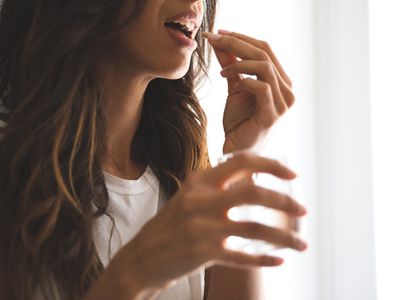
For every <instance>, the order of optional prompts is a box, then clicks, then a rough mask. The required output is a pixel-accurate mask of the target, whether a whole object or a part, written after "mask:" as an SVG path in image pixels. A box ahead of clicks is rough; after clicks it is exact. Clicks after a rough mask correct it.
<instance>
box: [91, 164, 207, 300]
mask: <svg viewBox="0 0 400 300" xmlns="http://www.w3.org/2000/svg"><path fill="white" fill-rule="evenodd" d="M103 174H104V179H105V183H106V187H107V190H108V194H109V198H110V202H109V212H110V214H111V215H112V216H113V218H114V220H115V229H114V234H113V236H112V239H111V253H110V254H111V257H112V256H113V255H114V254H115V253H116V252H117V251H118V249H120V248H121V247H122V246H123V245H125V244H126V243H127V242H129V240H131V239H132V238H133V237H134V236H135V235H136V234H137V233H138V231H139V230H140V229H141V227H142V226H143V225H144V224H145V223H146V222H147V221H149V220H150V219H151V218H152V217H154V216H155V215H156V213H157V212H158V211H159V209H160V208H161V207H162V206H163V205H164V204H165V197H164V196H163V193H162V192H160V185H159V181H158V179H157V177H156V176H155V175H154V173H153V171H152V169H151V168H150V167H149V166H148V167H147V168H146V171H145V172H144V173H143V175H142V176H141V177H140V178H139V179H137V180H126V179H121V178H118V177H116V176H113V175H111V174H110V173H107V172H105V171H103ZM111 226H112V225H111V221H110V220H109V218H108V217H107V216H102V217H101V218H100V219H99V222H98V224H97V226H96V230H95V241H96V245H97V248H98V251H99V255H100V258H101V260H102V262H103V264H104V265H105V266H107V264H108V261H109V260H108V253H107V250H108V242H109V237H110V231H111ZM160 251H162V249H160ZM155 276H157V274H155ZM203 292H204V269H200V271H198V272H195V273H193V274H191V275H189V276H185V277H182V278H180V279H178V280H177V282H176V283H175V284H174V285H173V286H170V287H169V288H167V289H165V290H164V291H162V292H161V294H160V295H159V296H158V297H157V300H201V299H203Z"/></svg>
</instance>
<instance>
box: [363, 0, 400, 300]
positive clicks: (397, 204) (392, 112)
mask: <svg viewBox="0 0 400 300" xmlns="http://www.w3.org/2000/svg"><path fill="white" fill-rule="evenodd" d="M370 4H371V7H370V11H371V13H370V14H371V74H372V75H371V76H372V78H371V84H372V100H373V101H372V119H373V126H372V128H373V157H374V164H373V166H374V200H375V213H376V217H375V218H376V220H375V222H376V232H375V234H376V253H377V284H378V300H390V299H400V290H399V288H398V282H399V278H400V255H399V253H400V239H399V234H398V232H397V231H398V229H399V228H400V217H399V211H400V188H399V187H400V175H399V170H400V90H399V88H398V87H399V83H400V72H399V70H400V38H399V36H400V18H399V15H400V2H399V1H398V0H371V1H370Z"/></svg>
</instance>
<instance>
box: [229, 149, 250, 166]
mask: <svg viewBox="0 0 400 300" xmlns="http://www.w3.org/2000/svg"><path fill="white" fill-rule="evenodd" d="M250 160H251V154H250V153H248V152H240V153H237V154H236V155H235V156H234V157H233V159H232V163H235V164H237V165H238V166H243V165H246V164H248V163H249V162H250Z"/></svg>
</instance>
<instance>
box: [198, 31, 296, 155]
mask: <svg viewBox="0 0 400 300" xmlns="http://www.w3.org/2000/svg"><path fill="white" fill-rule="evenodd" d="M218 33H219V34H218V35H212V34H210V33H204V37H205V38H207V39H208V41H209V43H210V44H211V45H212V46H213V49H214V51H215V54H216V56H217V59H218V61H219V63H220V64H221V66H222V68H223V70H222V71H221V75H222V76H223V77H225V78H227V81H228V99H227V103H226V107H225V112H224V118H223V124H224V130H225V143H224V153H227V152H232V151H236V150H242V149H247V148H251V147H253V146H255V145H256V144H258V143H259V142H262V141H263V140H264V139H265V138H266V136H267V134H268V132H269V130H270V129H271V127H272V126H273V125H274V123H275V122H276V121H277V120H278V119H279V117H280V116H282V115H283V114H284V113H285V112H286V111H287V110H288V109H289V108H290V107H291V106H292V105H293V103H294V100H295V98H294V95H293V93H292V83H291V81H290V79H289V77H288V76H287V74H286V73H285V71H284V70H283V68H282V66H281V64H280V63H279V61H278V60H277V58H276V56H275V55H274V53H273V52H272V50H271V48H270V46H269V45H268V44H267V43H266V42H264V41H261V40H257V39H254V38H252V37H249V36H246V35H243V34H239V33H235V32H227V31H224V30H219V31H218ZM242 74H248V75H256V76H257V80H256V79H252V78H244V77H243V75H242Z"/></svg>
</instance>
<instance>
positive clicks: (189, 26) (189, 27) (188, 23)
mask: <svg viewBox="0 0 400 300" xmlns="http://www.w3.org/2000/svg"><path fill="white" fill-rule="evenodd" d="M174 23H178V24H180V25H182V26H185V27H186V28H187V30H188V31H193V30H194V29H195V27H196V25H195V23H193V22H192V21H189V20H179V21H174Z"/></svg>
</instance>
